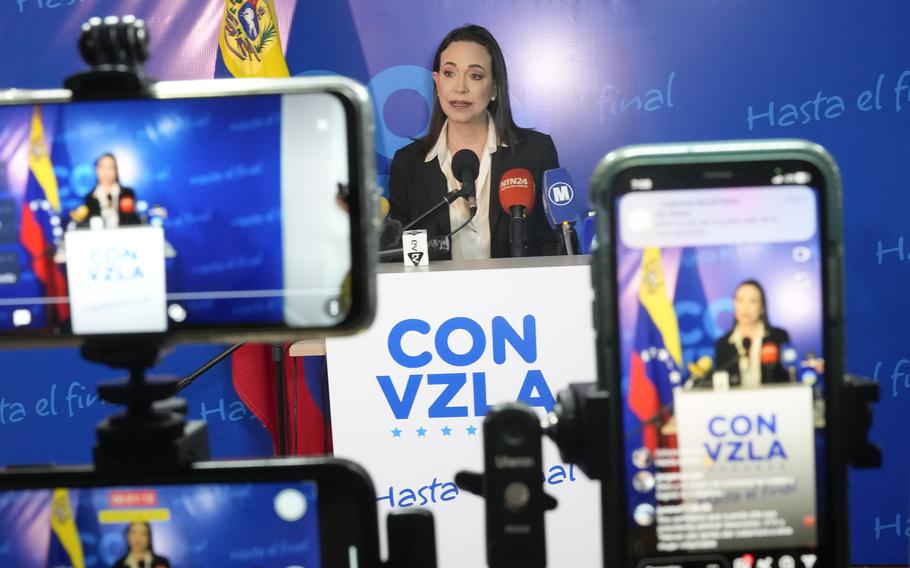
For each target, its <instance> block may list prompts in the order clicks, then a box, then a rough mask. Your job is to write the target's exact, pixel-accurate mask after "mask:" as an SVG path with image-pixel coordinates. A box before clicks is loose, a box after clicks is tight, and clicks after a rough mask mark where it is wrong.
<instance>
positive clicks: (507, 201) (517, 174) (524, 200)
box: [499, 168, 534, 213]
mask: <svg viewBox="0 0 910 568" xmlns="http://www.w3.org/2000/svg"><path fill="white" fill-rule="evenodd" d="M499 203H500V204H501V205H502V208H503V209H505V211H506V213H509V212H510V210H511V209H512V207H515V206H516V205H521V206H523V207H524V208H525V210H526V211H528V212H530V211H531V209H533V208H534V176H532V175H531V172H530V170H528V169H527V168H512V169H511V170H508V171H507V172H506V173H504V174H502V179H501V180H500V182H499Z"/></svg>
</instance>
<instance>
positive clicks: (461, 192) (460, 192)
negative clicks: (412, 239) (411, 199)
mask: <svg viewBox="0 0 910 568" xmlns="http://www.w3.org/2000/svg"><path fill="white" fill-rule="evenodd" d="M459 197H464V198H467V195H466V194H465V189H464V187H462V188H461V189H456V190H455V191H450V192H448V193H447V194H445V195H444V196H443V198H442V201H440V202H439V203H437V204H436V205H434V206H433V207H431V208H430V209H429V210H427V211H426V212H425V213H424V214H423V215H421V216H420V217H418V218H416V219H414V220H413V221H411V222H410V223H408V224H407V225H405V226H404V227H402V228H401V230H402V231H407V230H408V229H410V228H411V227H413V226H414V225H416V224H417V223H420V222H421V221H423V220H424V219H426V218H427V217H429V216H430V215H432V214H433V213H435V212H436V211H438V210H439V209H441V208H442V207H445V206H446V205H449V204H451V203H452V202H453V201H455V200H456V199H458V198H459Z"/></svg>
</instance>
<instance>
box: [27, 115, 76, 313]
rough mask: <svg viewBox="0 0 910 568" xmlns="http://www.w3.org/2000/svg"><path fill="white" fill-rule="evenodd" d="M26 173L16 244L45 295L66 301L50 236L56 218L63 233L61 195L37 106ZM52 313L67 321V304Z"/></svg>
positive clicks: (64, 288) (33, 119) (59, 306)
mask: <svg viewBox="0 0 910 568" xmlns="http://www.w3.org/2000/svg"><path fill="white" fill-rule="evenodd" d="M28 170H29V175H28V184H27V185H26V188H25V199H24V200H23V202H22V215H21V217H22V222H21V223H20V225H19V242H20V243H21V245H22V247H23V248H24V249H25V250H26V252H28V254H29V256H30V257H31V264H32V272H33V273H34V274H35V278H37V279H38V281H39V282H41V283H42V284H43V285H44V291H45V295H46V296H48V297H52V298H54V297H60V298H65V297H66V295H67V286H66V277H65V276H64V275H63V270H62V269H61V268H60V266H59V265H57V264H55V263H54V261H53V253H54V245H55V244H56V241H59V240H60V237H56V236H54V234H53V230H54V228H55V227H54V223H53V218H54V217H56V218H57V222H56V227H57V229H58V231H59V230H62V229H60V226H61V222H60V219H59V216H60V193H59V191H58V188H57V176H56V175H55V174H54V166H53V164H52V163H51V156H50V153H49V152H48V150H47V143H46V142H45V136H44V122H43V120H42V118H41V108H40V107H38V106H35V107H34V108H33V109H32V120H31V127H30V130H29V152H28ZM54 311H55V313H56V316H57V320H58V321H65V320H67V319H69V304H67V303H66V302H65V301H62V302H61V303H58V304H56V305H55V309H54Z"/></svg>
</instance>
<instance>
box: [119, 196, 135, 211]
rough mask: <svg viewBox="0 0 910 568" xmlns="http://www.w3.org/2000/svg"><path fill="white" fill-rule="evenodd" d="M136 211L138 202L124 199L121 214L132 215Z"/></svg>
mask: <svg viewBox="0 0 910 568" xmlns="http://www.w3.org/2000/svg"><path fill="white" fill-rule="evenodd" d="M135 210H136V200H135V199H133V198H132V197H124V198H122V199H121V200H120V212H121V213H132V212H133V211H135Z"/></svg>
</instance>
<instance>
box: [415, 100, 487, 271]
mask: <svg viewBox="0 0 910 568" xmlns="http://www.w3.org/2000/svg"><path fill="white" fill-rule="evenodd" d="M448 130H449V121H448V120H447V121H446V123H445V124H443V126H442V131H441V132H440V133H439V138H438V139H437V140H436V145H435V146H434V147H433V148H431V149H430V151H429V152H427V155H426V158H425V159H424V161H425V162H429V161H431V160H433V158H439V167H440V169H441V170H442V174H443V175H444V176H445V178H446V184H447V187H448V191H454V190H456V189H459V188H460V187H461V184H460V183H458V180H457V179H456V178H455V174H454V173H453V172H452V153H451V152H450V151H449V146H448V144H447V141H446V134H447V133H448ZM498 146H499V141H498V140H497V138H496V127H495V125H494V124H493V119H492V118H491V117H490V116H489V114H487V143H486V145H485V146H484V148H483V155H482V156H478V157H479V158H480V173H479V174H478V175H477V213H476V214H475V215H474V218H473V219H471V222H470V223H468V225H467V226H466V227H465V228H463V229H461V230H460V231H458V232H457V233H455V234H454V235H452V259H453V260H458V259H474V258H490V162H491V161H492V154H493V153H494V152H495V151H496V149H497V148H498ZM470 215H471V211H470V209H469V208H468V202H467V200H466V199H457V200H455V201H454V202H452V204H451V205H449V223H450V224H451V230H453V231H454V230H455V229H457V228H458V227H460V226H461V225H462V224H463V223H464V222H465V221H467V220H468V217H470ZM428 236H437V235H428Z"/></svg>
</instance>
